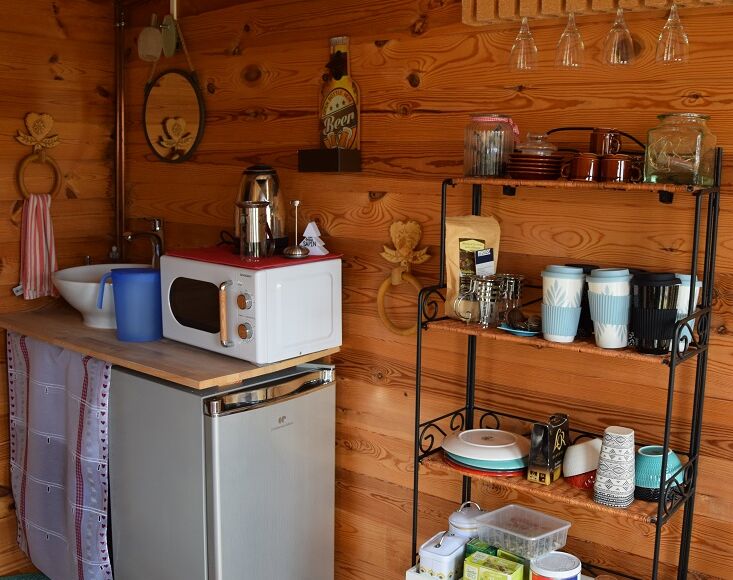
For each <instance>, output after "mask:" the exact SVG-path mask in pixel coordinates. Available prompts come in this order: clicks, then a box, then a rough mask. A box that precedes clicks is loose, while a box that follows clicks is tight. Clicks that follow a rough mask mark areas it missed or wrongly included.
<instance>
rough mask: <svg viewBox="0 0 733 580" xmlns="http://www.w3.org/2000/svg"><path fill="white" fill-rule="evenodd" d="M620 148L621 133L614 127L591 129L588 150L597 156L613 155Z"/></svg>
mask: <svg viewBox="0 0 733 580" xmlns="http://www.w3.org/2000/svg"><path fill="white" fill-rule="evenodd" d="M620 150H621V135H620V133H619V132H618V131H617V130H616V129H603V128H601V129H593V132H592V133H591V134H590V152H591V153H595V154H596V155H598V156H601V155H613V154H614V153H618V152H619V151H620Z"/></svg>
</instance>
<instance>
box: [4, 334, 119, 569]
mask: <svg viewBox="0 0 733 580" xmlns="http://www.w3.org/2000/svg"><path fill="white" fill-rule="evenodd" d="M7 350H8V353H7V354H8V359H7V360H8V386H9V391H10V392H9V395H10V472H11V483H12V489H13V498H14V499H15V505H16V514H17V518H18V536H17V537H18V545H19V546H20V547H21V549H22V550H23V551H24V552H25V553H26V554H28V556H29V558H30V559H31V561H32V562H33V564H34V565H35V566H36V567H37V568H38V569H39V570H40V571H41V572H43V573H44V574H46V575H47V576H48V577H49V578H52V580H111V579H112V568H111V565H110V558H109V552H108V547H107V507H108V478H107V463H108V461H107V460H108V452H107V450H108V448H109V446H108V444H107V433H108V417H109V406H108V405H109V382H110V370H111V366H110V365H109V364H108V363H106V362H104V361H101V360H97V359H95V358H92V357H90V356H83V355H81V354H79V353H75V352H71V351H69V350H65V349H63V348H61V347H57V346H53V345H50V344H47V343H45V342H42V341H39V340H36V339H33V338H30V337H27V336H22V335H19V334H16V333H13V332H8V339H7Z"/></svg>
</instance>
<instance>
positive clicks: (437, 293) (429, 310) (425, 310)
mask: <svg viewBox="0 0 733 580" xmlns="http://www.w3.org/2000/svg"><path fill="white" fill-rule="evenodd" d="M445 289H446V287H445V286H440V285H438V286H427V287H426V288H423V289H422V290H421V291H420V321H421V324H422V327H423V328H427V325H428V323H430V322H435V321H436V320H438V319H440V318H441V316H440V307H441V305H443V304H445V295H444V294H443V293H441V290H445Z"/></svg>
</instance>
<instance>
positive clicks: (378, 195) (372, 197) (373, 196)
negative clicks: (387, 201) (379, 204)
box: [369, 191, 387, 201]
mask: <svg viewBox="0 0 733 580" xmlns="http://www.w3.org/2000/svg"><path fill="white" fill-rule="evenodd" d="M385 195H387V192H386V191H370V192H369V201H379V200H380V199H382V198H383V197H384V196H385Z"/></svg>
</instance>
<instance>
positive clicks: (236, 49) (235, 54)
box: [229, 44, 242, 56]
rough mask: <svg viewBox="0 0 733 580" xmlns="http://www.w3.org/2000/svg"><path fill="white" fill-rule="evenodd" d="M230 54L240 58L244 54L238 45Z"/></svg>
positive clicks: (231, 49)
mask: <svg viewBox="0 0 733 580" xmlns="http://www.w3.org/2000/svg"><path fill="white" fill-rule="evenodd" d="M229 54H230V55H232V56H239V55H240V54H242V47H241V46H239V45H238V44H237V45H236V46H233V47H232V48H230V49H229Z"/></svg>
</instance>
